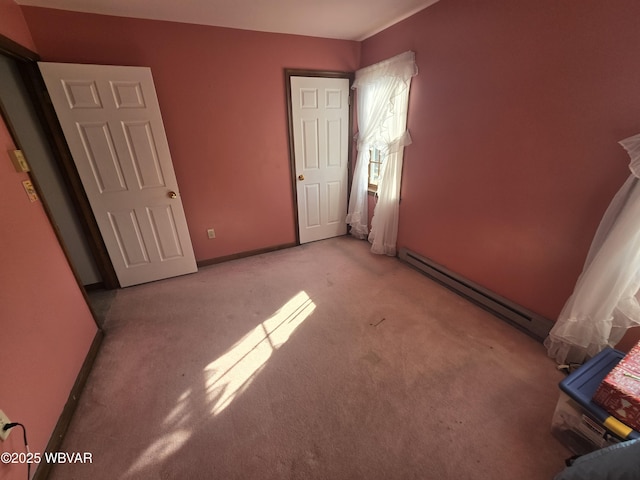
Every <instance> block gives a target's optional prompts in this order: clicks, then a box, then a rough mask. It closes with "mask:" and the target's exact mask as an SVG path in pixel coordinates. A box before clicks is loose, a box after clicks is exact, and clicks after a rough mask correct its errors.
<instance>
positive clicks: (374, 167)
mask: <svg viewBox="0 0 640 480" xmlns="http://www.w3.org/2000/svg"><path fill="white" fill-rule="evenodd" d="M381 169H382V155H381V152H380V150H378V149H377V148H375V147H373V148H371V150H369V191H370V192H377V191H378V180H379V179H380V170H381Z"/></svg>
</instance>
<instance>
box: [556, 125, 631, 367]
mask: <svg viewBox="0 0 640 480" xmlns="http://www.w3.org/2000/svg"><path fill="white" fill-rule="evenodd" d="M620 144H621V145H622V146H623V147H624V148H625V149H626V150H627V152H628V153H629V156H630V157H631V163H630V165H629V168H630V170H631V175H630V176H629V178H628V179H627V181H626V182H625V183H624V185H623V186H622V188H621V189H620V190H619V191H618V193H617V194H616V196H615V197H614V198H613V200H612V201H611V204H610V205H609V208H608V209H607V211H606V212H605V214H604V217H603V218H602V221H601V222H600V226H599V227H598V230H597V232H596V234H595V237H594V239H593V242H592V244H591V248H590V250H589V253H588V255H587V260H586V262H585V265H584V269H583V271H582V274H581V275H580V277H579V278H578V282H577V283H576V286H575V289H574V291H573V295H572V296H571V297H570V298H569V300H568V301H567V303H566V304H565V306H564V308H563V309H562V312H561V313H560V317H559V318H558V320H557V321H556V323H555V325H554V326H553V328H552V329H551V331H550V332H549V336H548V337H547V338H546V340H545V342H544V344H545V346H546V347H547V350H548V353H549V356H551V357H553V358H555V359H556V361H557V362H558V363H583V362H584V361H585V360H587V359H589V358H591V357H593V356H594V355H596V354H597V353H598V352H600V351H601V350H603V349H604V348H606V347H607V346H611V347H613V346H615V345H616V344H617V343H618V342H619V341H620V340H621V339H622V337H623V336H624V334H625V332H626V331H627V330H628V329H629V328H630V327H633V326H636V325H640V304H639V303H638V298H637V296H638V291H639V290H640V183H639V182H638V178H640V134H639V135H635V136H633V137H630V138H627V139H625V140H622V141H621V142H620Z"/></svg>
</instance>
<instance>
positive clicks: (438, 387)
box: [51, 237, 570, 480]
mask: <svg viewBox="0 0 640 480" xmlns="http://www.w3.org/2000/svg"><path fill="white" fill-rule="evenodd" d="M105 330H106V338H105V342H104V344H103V348H102V350H101V352H100V355H99V357H98V359H97V362H96V364H95V368H94V370H93V372H92V373H91V376H90V378H89V381H88V383H87V387H86V389H85V391H84V393H83V395H82V397H81V400H80V405H79V408H78V410H77V412H76V414H75V417H74V419H73V421H72V424H71V426H70V429H69V432H68V434H67V437H66V439H65V441H64V444H63V448H64V450H65V451H67V452H85V451H87V452H91V453H93V460H94V461H93V464H91V465H80V464H77V465H61V466H57V467H55V468H54V470H53V474H52V475H51V478H52V479H54V480H70V479H91V480H99V479H109V480H113V479H226V480H227V479H261V480H262V479H367V480H376V479H385V480H389V479H474V480H482V479H491V480H500V479H509V480H513V479H531V480H536V479H541V480H542V479H549V478H552V477H553V475H554V474H555V473H557V472H558V471H560V470H562V468H563V460H564V459H565V458H566V457H568V456H569V455H570V453H569V452H568V451H567V450H566V449H565V448H564V447H563V446H562V445H560V444H559V443H558V441H557V440H556V439H555V438H554V437H552V435H551V434H550V423H551V417H552V416H553V410H554V407H555V404H556V401H557V399H558V395H559V390H558V386H557V384H558V382H559V381H560V380H561V379H562V378H563V377H562V374H560V373H559V372H558V371H557V370H556V369H555V365H554V363H553V361H552V360H550V359H549V358H547V356H546V352H545V350H544V348H543V347H542V345H541V344H539V343H538V342H536V341H535V340H533V339H531V338H529V337H528V336H526V335H525V334H523V333H522V332H520V331H518V330H516V329H515V328H513V327H512V326H509V325H508V324H506V323H504V322H503V321H501V320H499V319H497V318H495V317H493V316H492V315H491V314H489V313H487V312H485V311H484V310H482V309H480V308H478V307H476V306H475V305H473V304H470V303H468V302H467V301H466V300H464V299H462V298H460V297H458V296H457V295H455V294H454V293H452V292H450V291H448V290H447V289H445V288H444V287H442V286H440V285H438V284H436V283H434V282H432V281H431V280H429V279H428V278H426V277H424V276H423V275H421V274H420V273H418V272H416V271H414V270H412V269H411V268H410V267H408V266H406V265H404V264H403V263H401V262H400V261H398V260H397V259H395V258H389V257H381V256H376V255H373V254H371V253H370V252H369V249H368V244H367V243H366V242H361V241H358V240H354V239H352V238H350V237H340V238H335V239H331V240H326V241H322V242H316V243H312V244H307V245H304V246H300V247H296V248H292V249H288V250H282V251H278V252H274V253H269V254H265V255H260V256H255V257H251V258H246V259H242V260H236V261H231V262H227V263H223V264H219V265H213V266H209V267H205V268H202V269H200V271H199V272H198V273H197V274H193V275H188V276H184V277H179V278H173V279H169V280H164V281H161V282H155V283H151V284H146V285H142V286H137V287H131V288H127V289H124V290H119V291H118V292H117V295H116V296H115V299H114V301H113V303H112V305H111V307H110V309H109V311H108V316H107V319H106V323H105Z"/></svg>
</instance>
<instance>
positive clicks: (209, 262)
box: [197, 243, 299, 267]
mask: <svg viewBox="0 0 640 480" xmlns="http://www.w3.org/2000/svg"><path fill="white" fill-rule="evenodd" d="M298 245H299V243H283V244H280V245H275V246H273V247H266V248H259V249H257V250H249V251H246V252H240V253H234V254H233V255H225V256H224V257H217V258H210V259H209V260H199V261H198V262H197V264H198V267H206V266H208V265H215V264H217V263H223V262H228V261H230V260H238V259H240V258H246V257H252V256H254V255H261V254H263V253H270V252H275V251H277V250H284V249H285V248H291V247H297V246H298Z"/></svg>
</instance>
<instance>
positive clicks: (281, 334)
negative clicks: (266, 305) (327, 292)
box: [205, 291, 316, 415]
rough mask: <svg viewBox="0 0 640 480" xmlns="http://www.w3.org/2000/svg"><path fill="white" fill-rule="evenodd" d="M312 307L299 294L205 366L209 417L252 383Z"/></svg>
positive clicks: (304, 294) (307, 315)
mask: <svg viewBox="0 0 640 480" xmlns="http://www.w3.org/2000/svg"><path fill="white" fill-rule="evenodd" d="M315 308H316V305H315V303H313V301H312V300H311V298H309V295H307V294H306V292H304V291H302V292H300V293H298V294H297V295H295V296H294V297H293V298H291V300H289V301H288V302H287V303H285V304H284V305H283V306H282V308H280V310H278V311H277V312H276V313H274V314H273V315H272V316H271V317H270V318H268V319H266V320H265V321H264V322H262V323H260V324H259V325H258V326H257V327H256V328H254V329H253V330H252V331H251V332H249V333H248V334H247V335H245V336H244V338H242V340H240V341H239V342H238V343H236V344H235V345H234V346H233V347H231V348H230V349H229V350H228V351H227V352H226V353H225V354H224V355H222V356H221V357H220V358H218V359H217V360H215V361H214V362H211V363H210V364H209V365H207V367H206V368H205V374H206V377H207V380H206V392H207V396H208V399H209V401H210V402H211V413H212V414H214V415H217V414H219V413H220V412H222V411H223V410H224V409H225V408H227V407H228V406H229V405H230V404H231V402H232V401H233V400H234V398H236V397H237V396H238V395H239V394H241V393H242V392H243V391H244V390H245V389H246V388H247V387H248V386H249V385H250V384H251V382H252V381H253V379H254V378H255V377H256V375H257V374H258V373H259V372H260V370H261V369H262V368H263V367H264V366H265V364H266V363H267V361H268V360H269V358H270V357H271V355H272V354H273V352H274V351H275V350H277V349H278V348H280V347H281V346H282V345H284V344H285V343H286V342H287V340H289V338H290V337H291V335H292V334H293V332H294V331H295V330H296V329H297V328H298V327H299V326H300V325H301V324H302V322H304V321H305V320H306V319H307V317H309V315H311V313H313V311H314V310H315Z"/></svg>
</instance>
